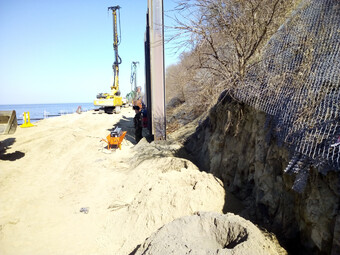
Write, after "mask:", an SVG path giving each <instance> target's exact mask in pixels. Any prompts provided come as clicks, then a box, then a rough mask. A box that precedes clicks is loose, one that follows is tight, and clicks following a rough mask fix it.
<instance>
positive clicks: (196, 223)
mask: <svg viewBox="0 0 340 255" xmlns="http://www.w3.org/2000/svg"><path fill="white" fill-rule="evenodd" d="M131 254H135V255H139V254H145V255H147V254H150V255H151V254H152V255H156V254H211V255H213V254H238V255H242V254H245V255H246V254H247V255H248V254H266V255H268V254H287V253H286V251H285V250H284V249H283V248H282V247H281V246H280V245H279V244H278V243H277V242H276V243H275V240H270V238H269V237H268V236H266V235H264V234H263V233H262V232H261V231H260V230H259V229H258V228H257V227H256V226H255V225H254V224H252V223H251V222H250V221H247V220H245V219H243V218H241V217H240V216H237V215H234V214H232V213H228V214H219V213H213V212H198V213H197V214H195V215H192V216H186V217H182V218H179V219H176V220H174V221H172V222H171V223H169V224H167V225H165V226H163V227H162V228H160V229H159V230H158V231H157V232H155V233H153V234H152V235H151V236H150V237H149V238H148V239H147V240H146V241H145V242H144V243H143V244H142V245H141V246H140V247H138V248H137V249H136V250H135V251H134V252H133V253H131Z"/></svg>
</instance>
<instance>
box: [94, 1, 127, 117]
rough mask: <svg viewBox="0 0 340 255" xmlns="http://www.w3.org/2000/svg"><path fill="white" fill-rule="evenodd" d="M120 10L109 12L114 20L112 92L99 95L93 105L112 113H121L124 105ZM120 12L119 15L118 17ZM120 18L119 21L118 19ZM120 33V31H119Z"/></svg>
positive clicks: (116, 8) (115, 9)
mask: <svg viewBox="0 0 340 255" xmlns="http://www.w3.org/2000/svg"><path fill="white" fill-rule="evenodd" d="M119 9H120V6H119V5H117V6H111V7H108V8H107V10H108V11H110V10H111V11H112V19H113V51H114V62H113V65H112V69H113V73H114V77H113V82H112V84H111V92H110V93H99V94H98V95H97V99H96V100H94V102H93V104H94V105H96V106H101V108H104V110H105V112H107V113H112V112H113V111H115V112H116V113H119V112H120V107H121V106H122V105H123V100H122V97H121V96H120V91H119V65H120V64H121V63H122V59H121V58H120V57H119V55H118V45H119V44H120V34H119V38H118V25H117V24H118V21H119V20H120V19H119ZM117 12H118V15H117ZM117 17H118V19H117ZM119 30H120V21H119ZM119 33H120V31H119Z"/></svg>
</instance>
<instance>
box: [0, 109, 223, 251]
mask: <svg viewBox="0 0 340 255" xmlns="http://www.w3.org/2000/svg"><path fill="white" fill-rule="evenodd" d="M133 116H134V112H133V111H131V110H130V109H122V113H121V114H119V115H107V114H98V113H95V112H86V113H82V114H72V115H65V116H61V117H57V118H51V119H47V120H43V121H40V122H38V123H37V126H36V127H33V128H28V129H20V128H19V129H18V130H17V132H16V133H15V134H14V135H11V136H2V137H0V141H1V144H0V146H1V147H0V151H1V152H0V159H1V160H0V254H15V255H20V254H128V253H130V252H132V251H133V250H134V249H135V248H136V247H137V245H139V244H141V243H143V242H144V240H145V239H146V238H147V237H148V236H150V235H151V234H152V233H153V232H155V231H156V230H157V229H159V228H160V227H162V226H163V225H164V224H166V223H169V222H171V221H172V220H174V219H176V218H178V217H182V216H186V215H192V214H193V213H194V212H196V211H215V212H221V210H222V208H223V205H224V189H223V187H222V185H221V183H220V182H219V181H218V180H217V179H216V178H214V177H213V176H212V175H210V174H206V173H204V172H200V171H198V169H197V168H196V167H195V166H194V165H193V164H192V163H191V162H189V161H187V160H184V159H179V158H175V157H173V155H174V153H176V151H177V150H178V149H179V146H178V145H176V144H171V143H167V142H165V143H161V144H159V145H154V144H151V145H149V144H146V141H141V142H140V144H138V145H137V146H134V144H133V141H134V139H133V134H134V132H133V121H132V118H133ZM117 124H118V126H119V127H121V128H122V129H123V130H127V131H128V134H127V137H126V139H125V141H124V143H123V146H122V150H116V151H114V152H111V153H109V152H108V151H107V150H106V148H105V144H104V143H103V142H101V141H100V140H101V139H102V138H105V137H106V136H107V135H108V134H109V131H110V130H111V129H112V128H113V127H114V126H116V125H117Z"/></svg>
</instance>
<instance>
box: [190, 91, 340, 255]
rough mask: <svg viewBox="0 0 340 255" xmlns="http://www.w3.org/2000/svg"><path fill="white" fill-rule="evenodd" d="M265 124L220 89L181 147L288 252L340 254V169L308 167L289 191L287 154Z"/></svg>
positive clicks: (260, 116)
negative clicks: (298, 187) (304, 178)
mask: <svg viewBox="0 0 340 255" xmlns="http://www.w3.org/2000/svg"><path fill="white" fill-rule="evenodd" d="M270 127H271V124H270V117H269V116H268V115H266V114H265V113H263V112H260V111H257V110H255V109H254V108H251V107H249V106H247V105H244V104H241V103H238V102H236V101H235V100H233V99H232V98H231V97H230V96H228V95H226V94H222V95H221V97H220V100H219V102H218V103H217V104H216V105H215V106H214V107H213V108H212V109H211V111H210V114H209V117H208V118H207V119H206V120H205V121H204V122H203V123H201V125H199V126H198V128H197V129H196V132H195V133H194V134H193V135H192V136H191V137H189V139H187V141H186V143H185V148H186V150H187V152H189V154H190V155H191V156H192V157H194V159H195V162H196V164H197V165H198V166H199V167H200V168H201V169H204V170H206V171H208V172H210V173H212V174H214V175H215V176H216V177H218V178H220V179H221V180H223V182H224V185H225V189H226V190H227V191H228V192H231V193H233V194H234V195H235V196H236V197H238V198H239V199H240V200H242V202H243V204H244V205H245V207H246V210H243V211H242V212H241V213H240V215H241V216H244V217H245V218H248V219H251V220H252V221H253V222H255V223H257V224H259V225H260V226H263V227H265V228H266V229H268V230H270V231H273V232H274V233H276V234H277V236H278V237H279V239H280V240H282V241H283V244H284V245H286V247H287V248H288V250H290V252H292V253H295V252H298V248H297V246H296V245H299V246H300V247H302V250H307V251H308V252H314V253H320V252H321V253H327V254H331V253H332V254H340V243H339V242H340V235H339V232H340V216H339V215H340V213H339V209H340V203H339V202H340V189H339V187H340V177H339V174H337V173H335V172H329V173H328V174H327V175H325V176H324V175H322V174H320V173H319V172H318V171H317V170H316V169H313V168H312V169H310V176H309V179H308V183H307V186H306V188H305V189H304V191H303V192H302V193H297V192H295V191H293V190H292V189H291V187H292V185H293V183H294V179H295V177H294V176H291V175H288V174H284V169H285V168H286V166H287V164H288V162H289V157H290V153H289V151H288V150H287V149H286V148H285V147H284V145H281V146H279V145H278V144H277V142H276V140H275V137H274V136H273V135H272V132H271V128H270ZM227 204H228V200H226V205H225V208H227V207H228V205H227ZM300 251H301V250H300Z"/></svg>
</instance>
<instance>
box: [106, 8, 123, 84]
mask: <svg viewBox="0 0 340 255" xmlns="http://www.w3.org/2000/svg"><path fill="white" fill-rule="evenodd" d="M107 9H108V10H111V11H112V19H113V51H114V55H115V57H114V63H113V65H112V69H113V72H114V79H113V84H112V86H111V90H113V89H115V90H119V65H120V64H121V63H122V59H121V58H120V57H119V55H118V45H119V43H120V40H119V39H118V26H117V11H119V9H120V6H119V5H117V6H111V7H108V8H107Z"/></svg>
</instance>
